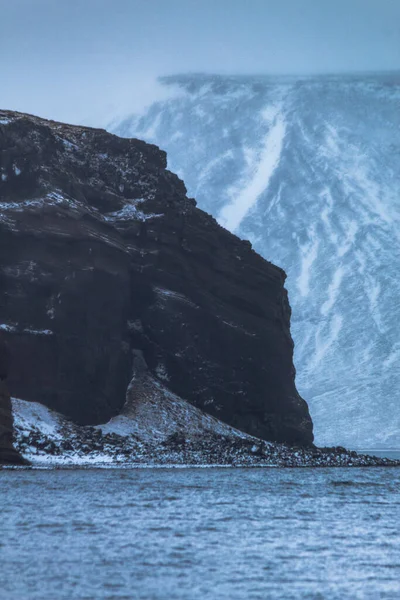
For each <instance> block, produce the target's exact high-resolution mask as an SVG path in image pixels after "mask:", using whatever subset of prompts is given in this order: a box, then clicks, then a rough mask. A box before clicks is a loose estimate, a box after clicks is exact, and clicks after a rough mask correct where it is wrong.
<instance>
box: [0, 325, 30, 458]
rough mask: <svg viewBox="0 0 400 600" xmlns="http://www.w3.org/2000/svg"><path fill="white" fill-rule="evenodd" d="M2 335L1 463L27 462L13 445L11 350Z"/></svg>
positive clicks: (0, 386) (0, 376)
mask: <svg viewBox="0 0 400 600" xmlns="http://www.w3.org/2000/svg"><path fill="white" fill-rule="evenodd" d="M2 336H3V334H2V332H1V331H0V465H1V464H25V463H26V461H25V460H24V459H23V458H22V457H21V456H20V455H19V454H18V452H16V451H15V450H14V447H13V417H12V410H11V398H10V394H9V391H8V389H7V386H6V383H5V379H6V378H7V374H8V365H9V350H8V346H7V344H6V342H5V341H4V340H3V339H2Z"/></svg>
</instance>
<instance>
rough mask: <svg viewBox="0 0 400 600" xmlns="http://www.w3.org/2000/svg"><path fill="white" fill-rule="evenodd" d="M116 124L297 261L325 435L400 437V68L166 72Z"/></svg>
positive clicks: (312, 385) (314, 398)
mask: <svg viewBox="0 0 400 600" xmlns="http://www.w3.org/2000/svg"><path fill="white" fill-rule="evenodd" d="M162 83H163V85H164V88H165V89H166V90H167V91H168V93H167V92H166V91H164V93H163V98H162V100H160V101H157V99H155V101H154V103H152V104H150V106H149V107H148V108H147V109H145V110H143V111H142V112H141V113H140V114H133V115H130V116H127V117H126V118H125V119H120V118H118V119H116V120H113V121H111V122H110V124H109V129H110V130H112V131H113V132H115V133H117V134H119V135H123V136H137V137H140V138H143V139H145V140H147V141H149V142H152V143H156V144H158V145H159V146H160V147H162V148H164V149H165V150H166V151H167V153H168V164H169V168H170V169H171V170H173V171H175V172H177V173H178V174H179V175H180V176H181V177H182V178H183V179H184V181H185V183H186V185H187V188H188V193H189V195H192V196H193V197H195V198H196V199H197V201H198V203H199V206H200V207H201V208H203V209H204V210H206V211H208V212H210V213H212V214H213V215H214V216H215V217H216V218H217V219H218V221H219V222H220V223H221V224H222V225H224V226H225V227H227V228H228V229H230V230H231V231H233V232H235V233H237V234H238V235H240V236H241V237H243V238H247V239H249V240H250V241H251V242H252V244H253V246H254V248H255V250H257V251H258V252H260V253H261V254H262V255H263V256H264V257H265V258H267V259H268V260H270V261H272V262H274V263H276V264H278V265H280V266H282V267H283V268H284V269H285V270H286V272H287V273H288V279H287V288H288V290H289V299H290V302H291V306H292V310H293V313H292V335H293V338H294V342H295V365H296V369H297V386H298V389H299V391H300V393H301V394H302V396H303V397H304V398H305V399H306V400H307V402H308V403H309V406H310V410H311V415H312V417H313V420H314V424H315V433H316V443H317V444H318V445H332V444H335V445H336V444H343V445H345V446H347V447H352V448H363V449H365V448H375V449H382V448H386V449H388V448H394V449H396V448H397V449H398V448H400V399H399V387H400V308H399V307H400V304H399V296H400V279H399V276H398V270H399V265H400V227H399V225H400V201H399V199H400V73H398V74H396V73H394V74H381V75H379V74H378V75H374V74H371V75H363V76H351V75H342V76H329V77H328V76H325V77H323V76H321V77H317V76H314V77H310V78H307V77H303V78H291V77H255V76H246V77H239V76H237V77H235V76H209V75H204V76H202V75H197V76H196V75H188V76H176V77H170V78H165V79H164V80H162Z"/></svg>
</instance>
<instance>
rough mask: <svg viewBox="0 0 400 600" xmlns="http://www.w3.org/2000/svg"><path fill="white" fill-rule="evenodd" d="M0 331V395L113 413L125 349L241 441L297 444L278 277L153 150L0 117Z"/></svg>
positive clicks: (94, 417)
mask: <svg viewBox="0 0 400 600" xmlns="http://www.w3.org/2000/svg"><path fill="white" fill-rule="evenodd" d="M0 160H1V162H0V328H1V329H2V330H3V333H4V334H5V335H6V336H7V339H8V343H9V344H10V347H11V349H12V352H13V356H14V357H15V359H14V360H13V361H12V364H11V367H10V376H9V387H10V390H11V392H12V395H13V396H16V397H18V398H23V399H25V400H31V401H36V402H41V403H43V404H44V405H46V406H47V407H49V408H51V409H53V410H56V411H58V412H60V413H61V414H63V415H66V416H67V417H69V418H70V419H72V420H73V421H75V422H76V423H78V424H81V425H89V424H90V425H95V424H99V423H104V422H106V421H108V420H109V419H110V418H113V417H115V416H116V415H118V414H120V413H121V411H122V409H123V406H124V403H125V399H126V391H127V388H128V385H129V383H130V381H131V379H132V367H133V351H134V352H136V353H137V352H140V353H141V354H142V356H143V357H144V360H145V362H146V363H147V365H148V368H149V371H150V373H151V375H152V377H154V378H156V379H158V381H160V382H162V384H163V385H164V386H165V387H166V388H167V389H169V390H170V391H171V392H172V393H174V394H176V395H177V396H179V397H180V398H183V399H185V400H187V401H188V402H190V403H191V404H192V405H194V406H195V407H197V408H199V409H202V410H204V411H206V412H207V413H209V414H210V415H212V416H214V417H217V418H218V419H220V420H222V421H224V422H226V423H228V424H230V425H232V426H233V427H236V428H238V429H240V430H242V431H244V432H247V433H249V434H251V435H254V436H257V437H259V438H263V439H265V440H272V441H278V442H286V443H290V444H302V445H308V444H311V443H312V440H313V434H312V422H311V418H310V416H309V413H308V408H307V404H306V403H305V401H304V400H302V399H301V398H300V396H299V394H298V393H297V390H296V387H295V381H294V378H295V371H294V367H293V362H292V357H293V342H292V339H291V336H290V307H289V303H288V299H287V294H286V290H285V288H284V281H285V273H284V272H283V271H282V270H281V269H280V268H278V267H276V266H274V265H272V264H271V263H269V262H267V261H265V260H264V259H262V258H261V257H260V256H259V255H257V254H256V253H255V252H254V251H253V250H252V249H251V246H250V244H249V243H248V242H244V241H241V240H240V239H238V238H237V237H235V236H234V235H232V234H230V233H229V232H228V231H226V230H225V229H223V228H221V227H220V226H219V225H218V224H217V222H216V221H215V220H214V219H213V218H212V217H210V216H209V215H207V214H206V213H204V212H203V211H201V210H199V209H197V208H196V203H195V201H194V200H192V199H190V198H187V196H186V190H185V186H184V184H183V183H182V181H181V180H179V179H178V177H177V176H175V175H174V174H172V173H170V172H169V171H168V170H167V169H166V155H165V153H164V152H162V151H161V150H159V149H158V148H157V147H155V146H151V145H148V144H145V143H144V142H141V141H139V140H135V139H121V138H118V137H116V136H113V135H111V134H109V133H107V132H105V131H103V130H96V129H90V128H85V127H73V126H69V125H64V124H61V123H55V122H50V121H45V120H42V119H39V118H36V117H32V116H28V115H23V114H19V113H13V112H8V111H3V112H1V111H0Z"/></svg>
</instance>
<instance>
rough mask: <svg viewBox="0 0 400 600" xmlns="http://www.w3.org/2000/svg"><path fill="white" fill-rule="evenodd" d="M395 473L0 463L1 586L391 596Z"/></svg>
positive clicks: (144, 595) (395, 571)
mask: <svg viewBox="0 0 400 600" xmlns="http://www.w3.org/2000/svg"><path fill="white" fill-rule="evenodd" d="M399 477H400V470H399V469H397V468H370V469H355V468H353V469H343V468H342V469H135V470H128V469H125V470H114V469H113V470H100V469H99V470H42V471H39V470H36V471H23V470H21V471H2V472H0V494H1V496H0V505H1V515H0V530H1V537H0V565H1V568H0V598H1V600H14V599H18V600H59V599H60V600H63V599H66V600H72V599H74V600H75V599H86V600H89V599H90V600H104V599H109V600H111V599H113V600H114V599H115V600H116V599H122V598H124V599H146V600H150V599H151V600H152V599H155V600H156V599H172V598H173V599H175V598H179V599H181V598H183V599H187V600H197V599H200V598H201V599H208V598H210V599H218V600H219V599H226V600H228V599H229V600H234V599H246V600H247V599H263V600H265V599H272V600H275V599H282V600H291V599H293V600H302V599H303V598H304V599H315V600H321V599H323V600H325V599H338V600H339V599H340V600H344V599H347V598H348V599H352V600H353V599H354V598H362V599H364V598H366V599H369V598H371V599H373V600H376V599H378V598H385V599H398V598H400V528H399V523H400V493H399V492H400V484H399Z"/></svg>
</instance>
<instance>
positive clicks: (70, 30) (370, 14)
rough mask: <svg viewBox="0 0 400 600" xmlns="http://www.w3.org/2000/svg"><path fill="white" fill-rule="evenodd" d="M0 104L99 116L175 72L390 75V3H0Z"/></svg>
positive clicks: (146, 95)
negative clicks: (0, 69) (362, 73)
mask: <svg viewBox="0 0 400 600" xmlns="http://www.w3.org/2000/svg"><path fill="white" fill-rule="evenodd" d="M0 14H1V19H0V53H1V56H2V58H3V61H2V78H1V81H2V85H1V86H0V106H1V107H3V108H8V109H12V110H19V111H23V112H29V113H35V114H39V115H41V116H43V117H49V118H54V119H59V120H64V121H71V122H90V124H100V125H101V124H104V122H105V120H107V118H109V117H110V116H111V117H113V116H115V115H116V114H117V115H118V114H123V113H124V112H132V111H134V110H135V109H138V108H141V107H142V106H143V105H146V104H147V103H149V102H151V100H152V99H153V98H154V97H158V94H159V93H161V94H162V93H164V92H162V91H161V90H160V86H159V84H158V82H157V78H158V77H160V76H167V75H174V74H177V73H206V74H214V73H217V74H221V75H236V74H238V75H249V76H260V75H270V76H277V75H287V74H288V75H290V76H302V75H304V76H308V75H315V74H336V73H360V72H381V71H397V70H399V69H400V2H397V0H336V1H335V2H333V1H332V0H323V1H321V0H302V2H299V1H298V0H280V1H279V2H277V1H276V0H252V1H251V2H247V3H246V2H244V0H218V1H215V0H213V1H212V0H202V1H201V2H197V1H195V0H168V1H165V0H150V1H149V0H129V1H128V0H113V1H111V0H86V1H85V2H80V1H78V0H69V1H68V2H65V1H62V0H60V1H57V2H54V0H35V2H32V1H31V0H13V2H12V3H10V2H9V1H8V0H0Z"/></svg>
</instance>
